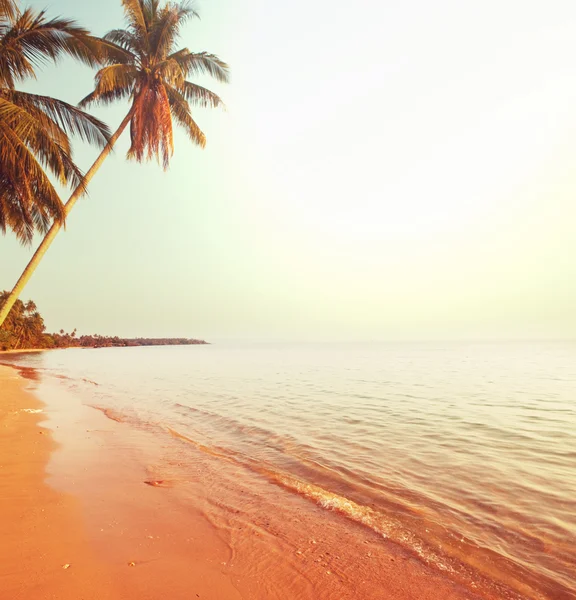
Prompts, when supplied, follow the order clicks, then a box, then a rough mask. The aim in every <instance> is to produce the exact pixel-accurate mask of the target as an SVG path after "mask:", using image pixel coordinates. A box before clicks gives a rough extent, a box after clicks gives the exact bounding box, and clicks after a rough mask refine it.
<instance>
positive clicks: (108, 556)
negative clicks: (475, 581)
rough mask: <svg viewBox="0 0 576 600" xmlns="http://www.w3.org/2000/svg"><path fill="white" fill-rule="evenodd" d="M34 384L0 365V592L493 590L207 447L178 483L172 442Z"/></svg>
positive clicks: (400, 598) (230, 598)
mask: <svg viewBox="0 0 576 600" xmlns="http://www.w3.org/2000/svg"><path fill="white" fill-rule="evenodd" d="M29 383H30V382H29V381H27V380H25V379H23V378H22V377H20V376H19V375H18V374H17V371H16V370H14V369H11V368H8V367H0V431H1V433H2V435H1V436H0V472H1V477H0V531H2V534H3V539H2V544H1V545H0V600H3V599H4V598H6V599H8V598H10V599H11V600H12V599H13V600H18V599H24V598H26V599H32V600H35V599H44V598H46V599H48V598H57V599H59V600H68V599H70V600H72V599H75V600H76V599H78V598H83V599H84V600H91V599H96V598H98V599H104V600H106V599H111V600H113V599H117V598H118V599H120V598H122V599H123V600H130V599H134V600H136V599H138V600H146V599H153V598H170V599H171V600H180V599H182V600H184V599H186V600H188V599H190V598H206V599H214V600H234V599H254V600H264V599H266V600H269V599H271V598H278V599H281V598H282V599H283V598H299V599H300V598H301V599H310V600H312V599H314V600H316V599H334V600H336V599H338V600H344V599H350V600H352V599H362V600H364V599H366V600H371V599H374V600H376V599H387V598H390V599H392V598H393V599H395V600H408V599H415V598H418V599H421V600H432V599H440V598H442V599H453V600H459V599H463V598H466V599H470V600H472V599H478V598H491V597H495V596H491V595H486V594H483V593H481V594H476V593H474V592H473V591H471V590H466V589H465V588H464V587H461V586H460V585H458V584H457V583H454V582H453V581H450V580H449V579H447V578H445V577H444V576H442V574H440V573H439V572H437V571H435V570H432V569H430V568H428V567H427V566H425V565H423V564H422V563H420V562H419V561H418V560H417V559H416V558H415V557H414V556H413V555H411V554H408V553H406V552H405V551H404V550H402V549H401V548H399V547H397V546H395V545H394V544H391V543H387V542H386V541H385V540H382V538H380V537H379V536H376V535H373V534H371V533H369V532H367V531H366V530H365V529H364V528H362V527H360V526H359V527H358V528H357V529H353V530H351V529H350V528H348V529H347V530H346V535H345V536H343V531H344V528H342V527H341V519H343V517H342V516H341V515H339V514H338V513H336V512H330V511H326V510H323V509H321V508H319V507H316V506H314V505H312V504H311V503H310V502H308V501H306V500H304V499H303V498H301V497H298V496H295V495H292V494H289V493H287V492H286V491H285V490H283V489H281V488H280V487H277V486H270V485H269V484H267V483H266V484H262V486H261V487H260V483H259V482H258V481H257V480H254V479H248V475H247V474H246V473H244V472H243V471H242V470H241V469H238V467H237V466H235V465H233V464H227V463H222V461H219V460H218V459H217V458H214V457H210V456H206V455H205V454H204V453H202V452H198V457H197V460H196V459H194V461H193V462H190V463H188V462H186V464H185V465H184V466H185V467H186V472H187V473H188V475H187V478H186V481H182V480H181V479H178V477H179V475H178V474H181V473H182V472H183V471H182V467H183V465H182V463H181V460H180V458H179V456H180V455H178V454H175V453H174V448H175V447H172V445H170V444H166V445H163V444H159V443H158V438H157V437H155V436H154V435H151V434H149V433H148V432H144V431H138V430H136V429H133V428H131V427H130V426H129V425H127V424H126V423H119V422H116V421H115V420H114V419H113V415H105V414H103V413H102V412H100V411H97V410H94V409H92V408H90V407H86V406H83V405H81V404H80V403H77V404H73V403H70V402H67V401H65V400H61V401H60V402H58V403H54V405H52V403H50V406H49V407H46V406H45V405H43V404H42V403H41V402H39V400H38V399H37V398H36V397H35V396H34V394H33V393H31V392H30V391H28V390H26V389H25V388H26V386H27V385H28V384H29ZM27 409H31V410H42V411H45V410H46V413H44V412H38V413H35V412H27ZM46 414H48V415H49V418H48V419H47V417H46ZM111 417H112V418H111ZM175 443H177V444H180V443H182V442H181V441H179V440H176V441H175ZM186 453H187V454H186V456H187V457H189V456H190V454H189V453H190V449H189V448H187V449H186ZM186 460H187V461H189V460H190V459H189V458H187V459H186ZM224 504H226V506H227V509H228V510H227V512H226V514H227V515H228V517H227V518H226V520H225V521H224V520H223V519H222V517H221V514H222V513H221V512H219V511H218V510H217V509H218V507H219V506H221V505H224ZM230 515H232V516H230ZM65 565H70V566H69V567H68V568H64V566H65Z"/></svg>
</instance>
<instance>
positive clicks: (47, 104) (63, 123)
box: [3, 90, 110, 148]
mask: <svg viewBox="0 0 576 600" xmlns="http://www.w3.org/2000/svg"><path fill="white" fill-rule="evenodd" d="M3 95H4V96H5V97H6V98H7V99H8V100H10V101H11V102H13V103H14V104H15V105H17V106H20V107H22V108H24V109H25V110H28V111H30V110H31V109H38V111H41V113H42V114H43V115H45V116H47V117H48V119H49V120H51V121H54V122H56V123H57V124H58V125H59V127H60V128H61V129H62V130H63V131H64V132H66V135H76V136H78V137H79V138H80V139H82V140H83V141H85V142H88V143H90V144H95V145H97V146H99V147H100V148H103V147H104V146H105V145H106V144H107V143H108V140H109V139H110V128H109V127H108V125H106V124H105V123H103V122H102V121H100V120H99V119H97V118H96V117H94V116H92V115H89V114H88V113H85V112H84V111H82V110H80V109H78V108H76V107H75V106H72V105H71V104H68V103H67V102H63V101H62V100H57V99H55V98H51V97H49V96H39V95H37V94H27V93H25V92H17V91H15V90H10V91H5V92H4V93H3ZM44 126H46V123H45V124H44Z"/></svg>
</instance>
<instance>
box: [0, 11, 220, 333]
mask: <svg viewBox="0 0 576 600" xmlns="http://www.w3.org/2000/svg"><path fill="white" fill-rule="evenodd" d="M122 5H123V7H124V13H125V16H126V19H127V22H128V26H127V28H126V29H115V30H113V31H110V32H109V33H108V34H106V35H105V36H104V40H105V41H106V42H108V43H111V44H114V45H115V46H116V47H117V49H118V53H117V55H116V56H115V57H114V60H111V61H109V64H107V65H106V66H105V67H104V68H102V69H101V70H100V71H98V73H97V74H96V86H95V89H94V91H93V92H92V93H91V94H89V95H88V96H86V98H84V99H83V100H82V101H81V102H80V106H81V107H85V106H89V105H91V104H95V103H98V104H103V105H106V104H110V103H112V102H114V101H116V100H121V99H129V100H130V109H129V111H128V113H127V115H126V116H125V117H124V119H123V120H122V122H121V123H120V126H119V127H118V129H117V130H116V132H115V133H114V134H113V135H112V137H111V138H110V141H109V143H108V144H107V146H106V147H105V148H104V150H103V151H102V152H101V154H100V155H99V156H98V158H97V159H96V161H95V162H94V164H93V165H92V167H91V168H90V169H89V170H88V172H87V173H86V177H85V180H84V181H85V183H86V184H88V182H90V180H91V179H92V177H93V176H94V174H95V173H96V172H97V171H98V169H99V168H100V166H101V165H102V163H103V162H104V160H105V159H106V158H107V156H108V155H109V154H110V152H111V151H112V149H113V147H114V145H115V144H116V142H117V141H118V138H119V137H120V136H121V135H122V133H123V132H124V130H125V129H126V127H128V125H130V141H131V145H130V149H129V150H128V158H129V159H133V160H136V161H138V162H142V161H143V160H144V159H151V158H154V157H157V158H158V160H159V162H161V163H162V165H163V167H164V169H167V168H168V165H169V162H170V158H171V156H172V154H173V151H174V146H173V121H175V122H176V123H177V124H178V125H179V126H181V127H182V128H183V129H184V131H185V132H186V133H187V135H188V137H189V138H190V140H191V141H192V143H194V144H196V145H198V146H200V147H202V148H203V147H204V146H205V144H206V137H205V136H204V133H203V132H202V131H201V129H200V127H199V126H198V125H197V123H196V122H195V121H194V119H193V117H192V110H191V106H190V104H195V105H197V106H203V107H213V108H215V107H218V106H223V104H222V100H221V99H220V98H219V97H218V96H217V95H216V94H215V93H214V92H212V91H210V90H208V89H206V88H204V87H202V86H200V85H197V84H195V83H192V82H190V81H187V77H189V76H192V75H202V74H204V75H210V76H211V77H213V78H215V79H216V80H218V81H220V82H227V81H228V66H227V65H226V63H224V62H223V61H221V60H220V59H219V58H218V57H217V56H215V55H213V54H208V53H206V52H199V53H194V52H190V50H188V49H187V48H184V49H180V50H177V49H176V46H175V45H176V42H177V40H178V37H179V33H180V30H181V28H182V26H183V25H184V23H185V22H186V21H188V20H189V19H191V18H193V17H198V14H197V13H196V12H195V11H194V10H193V9H192V7H191V6H190V5H189V4H188V3H186V2H180V3H177V2H167V3H165V4H164V6H160V0H122ZM82 193H83V188H82V187H79V188H77V189H76V190H75V191H74V193H73V194H72V196H70V199H69V200H68V202H67V203H66V205H65V206H64V215H65V216H68V214H69V213H70V211H71V210H72V208H73V206H74V204H75V203H76V201H77V200H78V198H79V197H80V196H81V195H82ZM60 228H61V223H60V222H59V221H55V222H54V224H53V225H52V227H51V228H50V231H49V232H48V233H47V234H46V236H45V237H44V239H43V240H42V243H41V244H40V246H39V247H38V249H37V250H36V252H35V254H34V256H33V257H32V259H31V260H30V262H29V263H28V265H27V267H26V269H25V270H24V272H23V273H22V275H21V277H20V279H19V280H18V282H17V283H16V285H15V287H14V289H13V290H12V292H11V293H10V296H9V297H8V299H7V300H6V302H5V303H4V305H3V306H2V308H1V309H0V326H1V325H2V323H3V321H4V319H5V318H6V315H7V314H8V312H9V311H10V308H11V306H12V304H13V303H14V302H15V301H16V299H17V298H18V296H19V295H20V293H21V291H22V290H23V288H24V286H25V285H26V283H27V282H28V280H29V279H30V277H31V276H32V274H33V272H34V271H35V269H36V267H37V266H38V264H39V263H40V261H41V260H42V257H43V256H44V254H45V252H46V251H47V250H48V248H49V246H50V245H51V243H52V241H53V240H54V238H55V237H56V235H57V234H58V232H59V231H60Z"/></svg>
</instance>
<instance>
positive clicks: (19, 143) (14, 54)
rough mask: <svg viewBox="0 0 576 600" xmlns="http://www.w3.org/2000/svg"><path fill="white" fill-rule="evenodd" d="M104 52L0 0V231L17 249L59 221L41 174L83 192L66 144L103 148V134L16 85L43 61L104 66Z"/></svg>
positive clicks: (64, 27)
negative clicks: (77, 140)
mask: <svg viewBox="0 0 576 600" xmlns="http://www.w3.org/2000/svg"><path fill="white" fill-rule="evenodd" d="M105 46H108V45H107V44H104V43H103V42H101V41H100V40H98V39H97V38H94V37H92V36H90V35H89V34H88V31H87V30H85V29H83V28H81V27H79V26H78V25H76V23H75V22H74V21H71V20H69V19H62V18H56V19H50V20H48V19H47V18H46V16H45V14H44V12H36V11H33V10H31V9H26V10H24V11H20V10H19V7H18V5H17V4H16V2H15V1H14V0H0V230H1V231H2V232H3V233H6V230H7V229H11V230H12V231H13V232H14V233H15V234H16V236H17V237H18V239H19V240H20V241H21V242H22V243H30V242H31V241H32V236H33V234H34V232H35V231H38V232H39V233H46V232H47V231H48V229H49V227H50V224H51V223H52V222H53V221H58V222H62V221H63V219H64V207H63V204H62V202H61V200H60V198H59V196H58V194H57V192H56V190H55V188H54V186H53V184H52V182H51V181H50V179H49V177H48V174H47V173H46V172H45V169H47V170H48V172H50V173H51V174H52V175H53V176H54V177H55V179H56V180H57V181H58V182H59V183H60V184H62V185H68V184H69V185H72V186H73V187H74V188H77V187H80V188H81V187H82V182H83V180H82V174H81V172H80V170H79V169H78V167H77V166H76V165H75V164H74V162H73V160H72V150H71V145H70V140H69V137H68V136H69V135H72V134H76V135H79V136H80V137H81V138H82V139H84V140H85V141H88V142H93V143H96V144H98V145H99V146H100V147H103V146H104V145H105V144H106V143H107V140H108V138H109V130H108V128H107V126H106V125H104V123H102V122H101V121H99V120H98V119H95V118H94V117H92V116H90V115H88V114H86V113H84V112H83V111H81V110H79V109H78V108H76V107H74V106H71V105H69V104H67V103H65V102H62V101H60V100H56V99H54V98H49V97H47V96H39V95H36V94H26V93H24V92H20V91H17V90H16V89H15V87H16V84H17V83H18V82H19V81H21V80H23V79H25V78H27V77H33V76H34V75H35V67H36V66H38V65H40V64H42V63H43V62H45V61H46V60H47V59H49V60H53V61H56V60H58V59H59V58H60V57H61V56H63V55H69V56H73V57H74V58H76V59H79V60H81V61H82V62H84V63H86V64H88V65H92V66H94V65H97V64H102V63H101V62H100V57H99V55H100V54H102V49H103V48H104V47H105ZM110 48H112V47H111V46H110Z"/></svg>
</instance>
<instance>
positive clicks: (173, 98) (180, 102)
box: [166, 86, 206, 148]
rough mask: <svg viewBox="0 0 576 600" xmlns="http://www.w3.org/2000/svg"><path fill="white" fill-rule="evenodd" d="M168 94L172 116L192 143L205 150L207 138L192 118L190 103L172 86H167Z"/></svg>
mask: <svg viewBox="0 0 576 600" xmlns="http://www.w3.org/2000/svg"><path fill="white" fill-rule="evenodd" d="M166 93H167V95H168V100H169V101H170V109H171V111H172V116H173V117H174V119H175V120H176V123H178V125H180V127H182V129H184V131H185V132H186V134H187V135H188V137H189V138H190V140H191V141H192V143H194V144H196V145H197V146H200V148H205V147H206V136H205V135H204V132H203V131H202V130H201V129H200V127H198V124H197V123H196V121H194V119H193V118H192V113H191V112H190V107H189V105H188V102H186V98H184V96H183V95H182V94H181V93H180V92H179V91H178V90H176V89H174V88H173V87H170V86H166Z"/></svg>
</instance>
